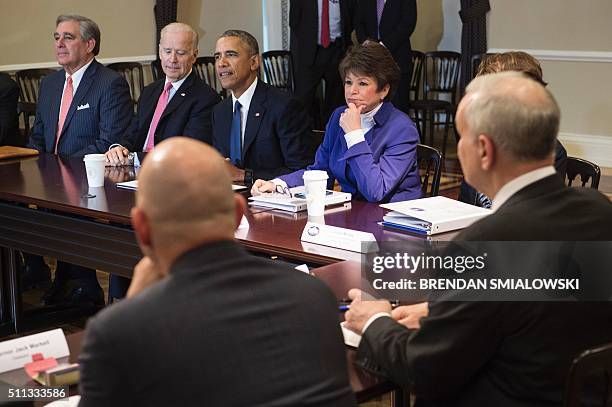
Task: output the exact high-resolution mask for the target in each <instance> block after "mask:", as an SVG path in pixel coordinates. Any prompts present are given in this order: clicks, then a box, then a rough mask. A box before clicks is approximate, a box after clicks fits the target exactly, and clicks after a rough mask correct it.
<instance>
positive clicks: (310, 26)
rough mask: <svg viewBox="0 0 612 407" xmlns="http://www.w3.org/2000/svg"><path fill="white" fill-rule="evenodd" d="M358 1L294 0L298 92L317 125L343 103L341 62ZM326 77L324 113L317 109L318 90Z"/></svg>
mask: <svg viewBox="0 0 612 407" xmlns="http://www.w3.org/2000/svg"><path fill="white" fill-rule="evenodd" d="M355 5H356V1H355V0H293V1H291V4H290V9H289V25H290V26H291V53H292V55H293V58H294V62H295V73H296V75H295V87H296V89H295V91H296V95H297V97H298V99H300V100H301V101H302V102H303V103H304V106H306V108H307V109H309V111H310V116H311V119H312V120H313V124H314V125H315V126H316V125H317V124H318V123H319V122H320V121H321V120H319V117H320V115H321V114H322V115H323V117H322V121H321V123H320V126H322V125H323V124H324V123H326V122H327V120H328V119H329V117H330V116H331V113H332V112H333V110H334V109H335V108H337V107H338V106H340V105H341V104H342V103H343V98H342V81H341V80H340V75H339V73H338V65H339V64H340V61H341V60H342V57H344V53H345V52H346V50H347V49H348V47H349V45H351V33H352V32H353V17H354V13H355ZM321 79H325V95H324V106H323V112H319V111H318V109H316V108H315V101H314V100H315V92H316V90H317V87H318V86H319V84H320V83H321Z"/></svg>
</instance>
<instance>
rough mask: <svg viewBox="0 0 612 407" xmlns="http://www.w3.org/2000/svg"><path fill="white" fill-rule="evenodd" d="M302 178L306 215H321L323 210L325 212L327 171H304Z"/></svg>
mask: <svg viewBox="0 0 612 407" xmlns="http://www.w3.org/2000/svg"><path fill="white" fill-rule="evenodd" d="M302 178H303V179H304V187H305V189H306V207H307V209H308V216H323V212H325V191H326V189H327V179H328V178H329V176H328V175H327V172H325V171H320V170H312V171H304V175H303V177H302Z"/></svg>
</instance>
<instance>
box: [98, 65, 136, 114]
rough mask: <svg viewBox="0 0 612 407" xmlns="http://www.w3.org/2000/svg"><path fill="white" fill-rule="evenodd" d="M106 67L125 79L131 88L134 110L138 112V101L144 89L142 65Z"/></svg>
mask: <svg viewBox="0 0 612 407" xmlns="http://www.w3.org/2000/svg"><path fill="white" fill-rule="evenodd" d="M106 67H107V68H110V69H112V70H113V71H115V72H117V73H118V74H119V75H121V76H123V77H124V78H125V80H126V81H127V83H128V85H129V86H130V96H132V102H134V110H136V106H137V105H138V99H140V95H141V94H142V90H143V89H144V74H143V72H142V65H141V64H140V63H139V62H116V63H113V64H108V65H106Z"/></svg>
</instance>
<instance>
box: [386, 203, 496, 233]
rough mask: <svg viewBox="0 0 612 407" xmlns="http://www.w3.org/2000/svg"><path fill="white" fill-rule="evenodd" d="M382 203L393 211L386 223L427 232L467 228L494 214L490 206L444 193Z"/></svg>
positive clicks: (399, 227) (387, 215)
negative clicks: (471, 203)
mask: <svg viewBox="0 0 612 407" xmlns="http://www.w3.org/2000/svg"><path fill="white" fill-rule="evenodd" d="M380 206H381V207H383V208H385V209H390V210H391V211H392V212H389V213H387V214H386V215H385V216H384V217H383V222H382V224H383V225H384V226H388V227H391V228H395V229H401V230H407V231H410V232H415V233H419V234H425V235H433V234H436V233H443V232H449V231H451V230H457V229H463V228H466V227H468V226H470V225H471V224H472V223H474V222H476V221H477V220H479V219H482V218H484V217H485V216H487V215H490V214H491V210H490V209H485V208H480V207H478V206H474V205H470V204H466V203H463V202H460V201H455V200H454V199H450V198H446V197H443V196H434V197H431V198H422V199H415V200H412V201H404V202H394V203H388V204H382V205H380Z"/></svg>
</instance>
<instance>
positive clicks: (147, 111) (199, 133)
mask: <svg viewBox="0 0 612 407" xmlns="http://www.w3.org/2000/svg"><path fill="white" fill-rule="evenodd" d="M165 83H166V78H165V77H164V78H163V79H160V80H158V81H155V82H153V83H152V84H150V85H148V86H146V87H145V88H144V89H143V91H142V95H141V96H140V99H139V100H138V112H137V113H136V116H135V117H134V119H133V120H132V124H131V125H130V127H129V129H128V131H127V132H126V135H125V137H124V139H123V140H122V141H121V143H120V144H121V145H122V146H124V147H126V148H127V149H128V150H130V151H142V150H143V148H144V143H145V141H146V139H147V134H148V133H149V127H150V126H151V120H153V114H154V113H155V108H156V107H157V101H158V99H159V96H160V95H161V93H162V91H163V90H164V85H165ZM220 101H221V98H220V97H219V95H218V94H217V93H216V92H215V91H214V90H212V89H211V88H210V86H208V85H207V84H205V83H204V82H203V81H202V80H201V79H200V78H198V77H197V75H196V73H195V70H192V71H191V74H189V76H188V77H187V78H185V81H184V82H183V84H182V85H181V87H180V88H178V89H177V91H176V93H175V94H174V96H172V99H170V102H168V106H166V108H165V109H164V112H163V113H162V116H161V118H160V119H159V123H158V124H157V129H156V131H155V144H157V143H160V142H161V141H162V140H165V139H167V138H169V137H174V136H186V137H191V138H194V139H197V140H201V141H204V142H206V143H208V144H212V108H213V107H214V106H215V105H216V104H217V103H219V102H220Z"/></svg>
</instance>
